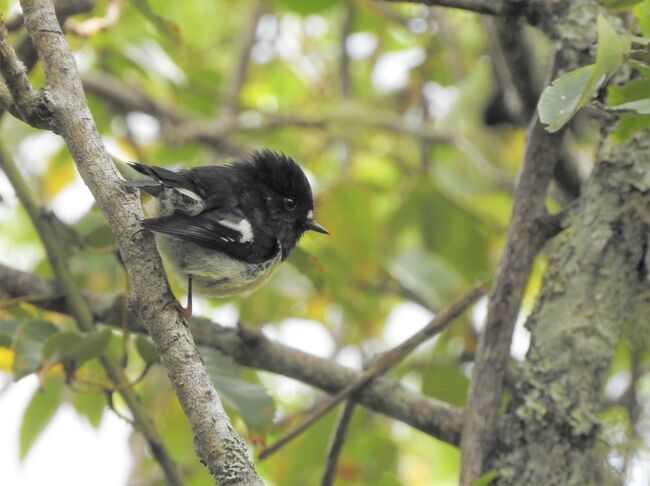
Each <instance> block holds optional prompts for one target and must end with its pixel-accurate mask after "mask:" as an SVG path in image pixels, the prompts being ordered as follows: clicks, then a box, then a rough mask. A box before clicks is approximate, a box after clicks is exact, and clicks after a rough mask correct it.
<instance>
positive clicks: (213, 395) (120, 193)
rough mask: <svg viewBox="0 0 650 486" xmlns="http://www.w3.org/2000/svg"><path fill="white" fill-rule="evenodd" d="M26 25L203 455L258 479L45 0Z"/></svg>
mask: <svg viewBox="0 0 650 486" xmlns="http://www.w3.org/2000/svg"><path fill="white" fill-rule="evenodd" d="M21 5H22V7H23V13H24V17H25V25H26V27H27V31H28V33H29V35H30V37H31V39H32V41H33V43H34V46H35V47H36V50H37V51H38V53H39V57H40V58H41V59H43V61H44V64H45V75H46V80H47V85H48V89H49V91H50V96H51V99H52V103H53V110H54V116H55V120H56V124H57V128H58V129H59V131H60V133H61V134H62V136H63V137H64V139H65V141H66V143H67V145H68V148H69V150H70V153H71V154H72V156H73V158H74V160H75V162H76V164H77V168H78V169H79V173H80V174H81V177H82V178H83V180H84V181H85V182H86V184H87V185H88V187H89V188H90V190H91V192H92V193H93V195H94V196H95V198H96V200H97V202H98V204H99V206H100V208H101V209H102V211H103V212H104V214H105V215H106V217H107V220H108V223H109V225H110V227H111V229H112V231H113V233H114V236H115V239H116V242H117V244H118V246H119V249H120V253H121V256H122V260H123V261H124V262H125V266H126V268H127V272H128V274H129V277H130V280H131V283H132V286H131V287H132V288H133V289H134V291H133V295H132V296H131V298H130V302H129V303H130V305H131V307H132V308H133V309H134V310H135V313H136V315H137V316H138V317H139V320H140V321H141V322H142V323H143V324H144V326H145V327H146V329H147V331H148V333H149V335H150V336H151V337H152V338H153V340H154V343H155V344H156V347H157V349H158V351H159V353H160V357H161V362H162V364H163V366H164V367H165V369H166V371H167V374H168V376H169V379H170V381H171V383H172V385H173V387H174V390H175V392H176V395H177V397H178V399H179V402H180V404H181V406H182V408H183V410H184V412H185V414H186V415H187V417H188V419H189V422H190V425H191V427H192V431H193V433H194V444H195V447H196V450H197V453H198V455H199V457H200V458H201V459H202V460H203V461H204V463H205V464H206V465H207V466H208V468H209V469H210V472H211V474H212V475H213V476H214V478H215V479H216V480H217V481H218V482H219V484H221V485H222V486H228V485H233V484H241V485H260V484H262V481H261V480H260V479H259V477H258V476H257V473H256V472H255V470H254V468H253V466H252V464H251V463H250V460H249V459H248V454H247V448H246V444H245V443H244V442H243V441H242V440H241V438H240V437H239V436H238V435H237V433H236V432H235V430H234V429H233V428H232V425H231V424H230V420H229V419H228V417H227V415H226V413H225V411H224V410H223V406H222V404H221V401H220V399H219V396H218V394H217V392H216V390H215V388H214V385H213V383H212V381H211V379H210V377H209V375H208V372H207V370H206V369H205V366H204V364H203V362H202V360H201V357H200V356H199V354H198V352H197V350H196V347H195V345H194V342H193V340H192V336H191V334H190V333H189V330H188V329H187V327H186V325H185V322H184V321H183V319H182V318H181V317H180V316H179V315H178V313H177V312H176V311H174V310H173V309H172V307H171V306H168V305H166V304H167V303H168V302H170V301H171V300H172V299H173V296H172V294H171V291H170V289H169V285H168V283H167V279H166V276H165V273H164V270H163V268H162V264H161V262H160V257H159V255H158V253H157V251H156V247H155V244H154V241H153V237H152V236H151V235H150V234H147V233H146V232H140V231H139V230H140V228H139V224H138V218H141V217H142V208H141V206H140V201H139V200H138V198H137V196H136V195H135V194H128V193H127V192H125V190H123V189H122V188H121V186H120V183H119V178H118V176H117V171H116V169H115V167H114V166H113V164H112V161H111V159H110V157H109V155H108V154H107V153H106V150H105V148H104V146H103V143H102V140H101V137H100V136H99V133H98V132H97V127H96V126H95V124H94V122H93V119H92V115H91V114H90V111H89V109H88V106H87V104H86V101H85V98H84V94H83V89H82V87H81V81H80V79H79V75H78V72H77V66H76V63H75V60H74V58H73V57H72V55H71V53H70V51H69V49H68V46H67V44H66V41H65V38H64V37H63V33H62V32H61V28H60V26H59V24H58V21H57V18H56V14H55V12H54V8H53V6H52V4H51V3H50V2H49V1H46V0H21Z"/></svg>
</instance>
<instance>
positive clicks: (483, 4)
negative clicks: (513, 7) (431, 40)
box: [380, 0, 508, 15]
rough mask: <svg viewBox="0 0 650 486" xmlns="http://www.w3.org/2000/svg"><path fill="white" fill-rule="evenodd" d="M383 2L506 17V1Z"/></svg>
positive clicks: (408, 0)
mask: <svg viewBox="0 0 650 486" xmlns="http://www.w3.org/2000/svg"><path fill="white" fill-rule="evenodd" d="M380 1H383V2H399V3H421V4H423V5H428V6H430V7H450V8H457V9H460V10H468V11H470V12H477V13H480V14H485V15H505V13H506V7H507V4H508V2H507V1H506V0H380Z"/></svg>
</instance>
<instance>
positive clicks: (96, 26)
mask: <svg viewBox="0 0 650 486" xmlns="http://www.w3.org/2000/svg"><path fill="white" fill-rule="evenodd" d="M121 14H122V0H109V2H108V5H107V7H106V13H105V14H104V16H103V17H92V18H89V19H86V20H83V21H81V22H76V21H75V20H73V19H71V18H69V19H67V20H66V21H65V23H64V24H63V29H64V30H65V31H66V32H68V33H70V34H74V35H78V36H79V37H91V36H93V35H95V34H97V33H99V32H101V31H103V30H107V29H110V28H111V27H114V26H115V25H117V23H118V22H119V20H120V15H121Z"/></svg>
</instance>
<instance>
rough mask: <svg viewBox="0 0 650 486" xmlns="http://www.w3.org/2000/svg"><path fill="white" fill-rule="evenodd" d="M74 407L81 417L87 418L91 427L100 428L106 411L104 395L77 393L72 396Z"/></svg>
mask: <svg viewBox="0 0 650 486" xmlns="http://www.w3.org/2000/svg"><path fill="white" fill-rule="evenodd" d="M72 405H73V406H74V408H75V410H76V411H77V413H78V414H79V415H81V416H82V417H85V418H86V419H87V420H88V422H89V423H90V425H91V426H93V427H94V428H97V427H99V424H100V423H101V421H102V417H103V416H104V410H106V395H105V394H104V393H91V392H76V393H73V394H72Z"/></svg>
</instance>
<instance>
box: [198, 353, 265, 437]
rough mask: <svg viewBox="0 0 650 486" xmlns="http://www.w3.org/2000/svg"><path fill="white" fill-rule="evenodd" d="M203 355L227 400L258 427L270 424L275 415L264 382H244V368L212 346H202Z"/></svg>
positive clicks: (227, 402)
mask: <svg viewBox="0 0 650 486" xmlns="http://www.w3.org/2000/svg"><path fill="white" fill-rule="evenodd" d="M201 356H203V360H204V361H205V366H206V367H207V369H208V373H210V377H211V378H212V381H213V382H214V386H215V388H216V389H217V391H218V392H219V396H220V397H221V399H222V400H223V401H224V403H225V404H226V405H227V406H228V407H230V408H232V409H233V410H234V411H235V412H236V413H237V415H239V416H240V417H241V418H242V419H243V420H244V422H246V424H247V425H248V426H249V427H250V428H251V429H255V430H259V429H265V428H267V427H268V426H270V425H271V422H272V420H273V417H274V415H275V405H274V403H273V398H272V397H271V396H270V395H269V394H268V392H267V391H266V389H265V388H264V387H263V386H261V385H256V384H253V383H249V382H247V381H244V380H243V379H242V378H241V372H242V369H241V367H240V366H239V365H238V364H236V363H235V362H234V361H233V360H232V359H231V358H229V357H227V356H225V355H224V354H222V353H220V352H218V351H215V350H214V349H212V348H205V347H201Z"/></svg>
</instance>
